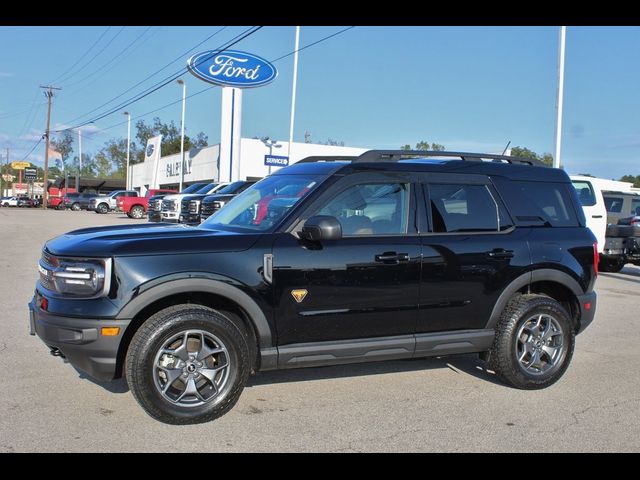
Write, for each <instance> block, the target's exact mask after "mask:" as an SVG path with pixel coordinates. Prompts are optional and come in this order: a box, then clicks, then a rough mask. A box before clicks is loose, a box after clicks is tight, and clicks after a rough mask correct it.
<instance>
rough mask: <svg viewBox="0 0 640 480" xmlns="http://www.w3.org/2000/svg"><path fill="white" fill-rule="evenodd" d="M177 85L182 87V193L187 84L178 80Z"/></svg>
mask: <svg viewBox="0 0 640 480" xmlns="http://www.w3.org/2000/svg"><path fill="white" fill-rule="evenodd" d="M178 85H182V121H181V122H180V123H181V128H180V188H179V189H178V191H179V192H181V191H182V182H184V112H185V108H186V103H187V84H186V83H184V80H182V79H181V78H180V79H178Z"/></svg>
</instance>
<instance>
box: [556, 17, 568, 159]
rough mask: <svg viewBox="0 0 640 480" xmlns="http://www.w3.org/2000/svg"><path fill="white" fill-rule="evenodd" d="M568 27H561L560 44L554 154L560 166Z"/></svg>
mask: <svg viewBox="0 0 640 480" xmlns="http://www.w3.org/2000/svg"><path fill="white" fill-rule="evenodd" d="M566 35H567V27H560V42H559V44H560V45H559V46H558V97H557V99H556V150H555V155H554V156H553V166H554V167H555V168H560V147H561V145H562V104H563V97H564V44H565V38H566Z"/></svg>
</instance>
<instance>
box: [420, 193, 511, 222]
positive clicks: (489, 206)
mask: <svg viewBox="0 0 640 480" xmlns="http://www.w3.org/2000/svg"><path fill="white" fill-rule="evenodd" d="M429 203H430V208H431V220H432V231H433V232H434V233H454V232H498V231H502V230H506V229H507V228H510V227H511V226H512V225H511V220H510V219H509V216H508V215H507V213H506V212H505V211H504V209H503V208H501V207H500V206H499V205H498V204H497V203H496V201H495V199H494V198H493V196H492V194H491V192H490V191H489V189H488V187H487V186H485V185H464V184H431V185H430V186H429Z"/></svg>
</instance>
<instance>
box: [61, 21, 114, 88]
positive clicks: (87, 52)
mask: <svg viewBox="0 0 640 480" xmlns="http://www.w3.org/2000/svg"><path fill="white" fill-rule="evenodd" d="M110 29H111V27H107V28H106V29H105V31H104V32H102V34H101V35H100V36H99V37H98V39H97V40H96V41H95V42H93V45H91V46H90V47H89V50H87V51H86V52H84V53H83V54H82V55H80V58H78V60H76V61H75V63H74V64H73V65H71V66H70V67H69V68H68V69H67V70H66V71H65V72H64V73H63V74H62V75H58V78H56V79H55V80H53V81H52V82H51V84H53V83H55V82H57V81H58V80H60V79H61V78H63V77H64V76H65V75H66V74H67V73H69V72H70V71H71V70H73V69H74V67H75V66H76V65H77V64H78V63H80V61H81V60H82V59H83V58H84V57H86V56H87V55H88V54H89V52H90V51H91V50H93V48H94V47H95V46H96V45H97V44H98V43H99V42H100V40H102V37H104V36H105V35H106V34H107V32H108V31H109V30H110Z"/></svg>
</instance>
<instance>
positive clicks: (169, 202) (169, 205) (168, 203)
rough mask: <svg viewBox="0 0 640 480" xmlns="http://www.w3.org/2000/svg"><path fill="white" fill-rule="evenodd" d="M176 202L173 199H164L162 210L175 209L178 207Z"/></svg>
mask: <svg viewBox="0 0 640 480" xmlns="http://www.w3.org/2000/svg"><path fill="white" fill-rule="evenodd" d="M175 203H176V202H174V201H173V200H163V201H162V211H163V212H166V211H174V210H175V209H176V207H175Z"/></svg>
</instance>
